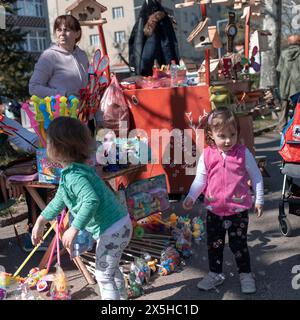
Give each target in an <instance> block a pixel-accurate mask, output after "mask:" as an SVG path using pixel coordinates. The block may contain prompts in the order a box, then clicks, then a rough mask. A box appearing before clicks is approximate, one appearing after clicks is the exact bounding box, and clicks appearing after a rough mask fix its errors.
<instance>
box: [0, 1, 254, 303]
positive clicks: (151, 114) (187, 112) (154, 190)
mask: <svg viewBox="0 0 300 320" xmlns="http://www.w3.org/2000/svg"><path fill="white" fill-rule="evenodd" d="M203 2H204V1H185V2H184V3H182V4H179V5H176V6H177V7H178V8H180V7H182V6H191V5H196V6H199V5H200V10H201V13H202V21H201V22H200V23H199V24H198V25H197V26H195V29H194V30H193V31H192V33H191V35H190V36H189V37H188V39H187V40H188V41H189V42H191V43H192V44H193V45H194V46H195V47H197V48H201V49H203V50H204V54H205V59H204V62H203V64H202V65H201V66H200V68H199V70H198V71H197V72H196V74H193V75H190V74H189V73H188V71H187V70H186V68H185V66H184V65H183V64H181V65H179V66H177V65H176V66H174V63H172V64H173V66H170V68H168V66H157V65H155V66H154V68H153V75H152V76H150V77H134V78H130V79H127V81H122V82H120V83H118V81H117V79H116V77H114V76H113V77H111V75H110V70H109V57H108V55H107V52H106V46H105V39H104V35H103V30H102V24H103V23H105V22H106V21H104V19H102V18H101V13H102V12H104V11H105V10H106V8H105V7H104V6H102V5H100V4H99V3H96V2H95V1H89V0H86V1H80V2H76V3H75V4H74V5H71V6H70V7H69V8H68V9H69V11H70V13H71V14H73V15H74V16H75V17H78V19H79V20H80V22H81V23H82V25H87V26H89V25H92V24H93V23H94V24H96V25H98V30H99V34H100V39H101V45H102V51H101V50H100V49H98V50H96V52H95V54H94V57H93V59H92V61H91V64H90V67H89V74H90V78H89V82H88V85H87V87H86V88H83V90H82V91H81V95H80V98H77V97H75V96H70V97H63V96H55V97H37V96H32V97H31V99H30V101H27V102H25V103H23V105H22V109H23V111H24V112H25V113H26V115H27V120H28V122H29V125H30V127H31V128H32V129H33V130H34V131H35V132H36V134H37V135H38V136H39V138H40V139H39V140H40V146H39V147H38V148H37V150H36V159H37V171H36V172H35V173H34V174H31V175H27V176H26V175H18V176H10V177H9V178H8V179H7V180H8V185H10V186H12V187H21V188H26V189H27V190H28V192H29V193H30V195H31V196H32V198H33V200H34V201H35V203H36V205H37V206H39V207H40V209H42V210H43V209H44V207H45V205H46V203H45V202H44V201H43V199H41V197H40V196H39V195H38V193H37V192H36V188H47V189H51V190H54V192H55V189H56V187H57V184H58V182H59V179H60V172H61V169H62V168H61V167H60V166H59V165H58V164H56V163H53V162H52V161H50V160H49V159H48V158H47V155H46V152H45V144H46V133H45V132H46V130H47V128H48V126H49V124H50V122H51V121H52V120H53V119H55V118H56V117H59V116H69V117H74V118H78V119H79V120H81V121H82V122H84V123H86V124H87V123H88V122H89V120H90V119H94V118H97V112H98V111H99V110H101V111H102V113H103V119H102V121H103V122H104V124H105V127H106V128H107V129H111V130H112V131H110V132H107V131H105V130H99V131H98V132H97V134H96V133H95V138H96V140H98V149H97V152H96V157H95V158H93V159H91V161H90V165H91V166H95V168H96V173H97V174H98V175H99V176H100V177H101V178H102V179H103V180H104V181H105V182H106V183H107V185H108V186H109V187H110V188H112V189H113V190H114V191H115V192H116V194H117V196H118V198H119V201H120V202H121V203H123V204H124V206H126V207H127V209H128V211H129V213H130V216H131V218H132V223H133V226H134V234H133V237H132V239H131V241H130V243H129V245H128V247H127V248H126V249H125V251H124V254H123V256H122V258H121V269H122V272H123V274H124V278H125V280H126V293H127V295H128V297H129V298H135V297H138V296H140V295H142V294H143V287H144V285H148V284H149V283H151V281H152V279H154V278H155V277H153V276H155V275H160V276H166V275H169V274H170V273H172V272H175V271H178V270H180V269H181V268H182V267H183V266H184V264H185V263H184V260H185V259H188V258H189V257H191V255H192V245H193V244H194V243H196V244H197V243H199V241H201V240H202V239H203V237H204V235H205V228H204V224H203V221H202V219H201V218H200V216H197V217H195V218H194V219H190V217H189V216H177V215H176V214H175V213H174V212H172V210H171V208H170V202H169V194H170V193H177V194H178V193H179V194H184V193H187V191H188V189H189V187H190V185H191V183H192V180H193V175H194V173H195V163H196V159H197V157H198V155H199V152H201V150H202V148H203V147H204V145H203V131H202V130H201V125H202V119H203V117H204V116H205V115H206V114H207V113H209V112H210V111H211V109H212V108H217V107H218V106H220V105H222V104H225V105H230V106H231V107H232V108H235V111H237V112H238V116H239V121H240V125H241V140H242V142H244V143H245V144H246V145H247V146H248V147H249V149H250V150H251V151H253V152H254V149H253V133H252V132H253V131H252V116H251V114H249V109H247V108H248V106H247V105H248V104H251V103H252V104H256V103H257V99H258V96H259V94H258V93H257V92H253V91H251V88H250V80H249V78H248V73H249V70H250V69H251V68H252V69H253V70H255V68H258V66H257V65H256V64H255V63H257V64H259V63H258V62H256V60H255V59H253V57H252V56H251V57H250V58H249V56H248V53H247V49H246V51H245V57H240V60H238V57H237V56H236V55H235V54H234V53H233V40H234V36H235V33H236V30H235V29H236V28H237V27H236V24H235V20H234V17H235V16H234V14H233V13H230V14H229V23H228V25H227V27H226V29H227V36H228V45H227V54H226V55H225V56H224V57H222V58H220V59H218V60H217V61H215V60H214V59H212V51H213V50H218V49H220V48H221V41H220V38H219V35H218V32H217V29H216V27H214V26H209V25H208V22H209V19H208V17H207V14H206V4H203ZM207 2H208V3H211V4H212V5H215V4H218V5H222V4H226V3H227V2H228V1H226V0H212V1H207ZM248 2H249V1H247V2H246V1H235V3H240V5H241V6H246V8H247V4H248V5H250V9H247V10H248V11H247V10H246V11H245V12H246V21H247V22H246V26H247V23H249V20H250V18H249V17H250V15H251V10H252V5H253V2H255V3H256V2H258V1H254V0H251V1H250V2H249V3H250V4H249V3H248ZM87 8H89V10H88V11H87ZM91 8H93V10H91ZM91 15H92V16H91ZM247 19H248V20H247ZM247 30H248V29H247ZM249 30H250V29H249ZM249 30H248V31H249ZM246 39H248V38H247V37H246ZM258 41H259V40H258ZM245 47H246V46H245ZM257 50H258V49H257V48H256V49H255V47H254V48H253V49H252V55H253V56H255V54H254V53H255V52H256V53H257ZM238 66H239V68H240V69H239V68H238ZM175 69H176V70H175ZM238 73H240V76H238ZM121 120H122V121H124V122H125V123H127V125H128V127H127V128H125V129H124V132H123V131H122V130H123V129H122V127H121V128H120V127H119V123H120V121H121ZM3 128H4V126H3ZM4 129H6V130H10V129H11V128H8V127H6V128H4ZM133 129H137V130H136V131H131V130H133ZM164 129H165V131H166V132H167V133H168V132H171V131H172V130H175V129H177V130H175V131H176V132H175V131H174V132H175V133H174V139H170V136H168V135H167V136H166V138H167V139H165V140H164V139H162V140H164V141H163V142H162V148H161V149H160V148H159V147H153V144H152V143H150V142H153V140H155V134H156V138H157V132H155V133H154V136H152V135H151V134H153V130H164ZM198 129H200V131H199V130H198ZM128 130H129V131H128ZM128 132H130V136H129V137H127V133H128ZM182 132H184V135H182ZM199 132H200V139H198V138H199V137H198V134H199ZM12 134H14V132H13V131H12ZM176 134H177V136H176ZM185 134H186V135H185ZM201 134H202V136H201ZM156 142H158V145H159V140H158V141H156ZM188 143H189V145H188ZM156 146H157V145H156ZM179 146H180V147H181V148H182V149H180V150H181V151H180V152H179V158H180V159H183V160H182V161H178V162H177V160H178V159H175V158H174V155H173V153H175V152H172V150H175V148H177V147H179ZM188 147H189V148H188ZM185 148H187V149H189V150H188V151H189V153H188V155H189V157H188V158H184V157H183V158H181V157H180V155H184V154H185V156H186V154H187V152H185V151H186V150H185ZM142 151H144V152H142ZM177 155H178V154H177ZM129 158H130V162H131V163H130V164H128V161H127V160H128V159H129ZM166 158H167V160H168V163H162V159H166ZM110 160H111V161H110ZM164 212H168V213H169V217H168V218H165V217H164V215H163V213H164ZM69 219H72V216H71V215H69V214H68V212H67V210H64V211H63V212H62V213H61V214H60V216H59V217H58V219H57V220H56V221H53V222H52V223H51V226H50V227H49V229H48V230H47V232H46V233H45V235H44V237H43V240H44V239H46V237H47V236H48V235H49V234H50V233H51V231H52V230H54V231H55V237H54V238H53V240H52V242H51V244H50V246H49V248H48V250H47V252H46V253H45V255H44V256H43V258H42V260H41V263H40V265H39V266H38V267H35V268H33V269H31V270H30V271H29V273H28V274H27V275H26V276H20V274H21V272H22V270H23V272H24V268H25V266H26V265H27V263H28V262H29V260H30V258H31V257H32V255H33V254H34V253H35V252H36V251H37V249H38V247H39V246H40V244H38V245H37V246H36V247H35V248H34V249H33V250H32V252H30V254H29V255H28V256H27V258H26V259H25V260H24V262H23V263H22V265H21V266H20V267H19V268H18V270H17V271H16V272H15V273H14V274H11V273H7V272H5V270H0V299H5V298H6V295H7V293H8V292H10V293H11V291H13V294H14V295H15V298H16V299H24V300H25V299H49V298H50V299H54V300H66V299H71V291H70V287H69V285H68V279H67V277H66V275H65V274H64V272H63V269H62V266H61V259H60V256H61V254H62V252H61V250H59V241H60V239H61V236H62V234H63V232H64V230H65V229H66V228H67V226H68V223H69ZM93 249H94V242H93V241H92V239H91V236H90V235H89V234H88V233H87V232H80V233H79V235H78V237H77V238H76V240H75V243H74V245H73V248H72V250H70V251H69V252H68V254H69V255H70V257H71V259H72V260H73V262H74V263H75V265H76V267H77V268H78V269H79V271H80V272H81V273H82V275H83V276H84V277H85V279H86V280H87V282H88V283H89V284H94V283H95V280H94V278H93V274H94V273H95V254H94V251H93ZM56 261H57V263H56V273H54V274H51V272H50V271H51V267H52V266H53V265H54V262H56ZM12 288H13V289H12ZM49 289H50V291H49ZM34 292H35V293H34ZM43 292H48V294H46V296H45V295H43V294H42V293H43Z"/></svg>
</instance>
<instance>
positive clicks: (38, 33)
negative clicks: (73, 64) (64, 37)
mask: <svg viewBox="0 0 300 320" xmlns="http://www.w3.org/2000/svg"><path fill="white" fill-rule="evenodd" d="M14 8H15V9H17V15H11V14H7V16H6V24H7V25H8V26H9V25H13V26H15V27H19V28H21V30H22V31H24V32H27V35H26V39H25V41H24V43H23V44H22V46H23V48H24V50H25V51H28V52H30V53H31V54H32V55H33V56H34V57H36V58H37V57H38V56H39V55H40V54H41V52H43V51H44V50H45V49H46V48H47V47H48V46H49V43H50V34H49V21H48V9H47V1H46V0H18V1H16V3H15V4H14Z"/></svg>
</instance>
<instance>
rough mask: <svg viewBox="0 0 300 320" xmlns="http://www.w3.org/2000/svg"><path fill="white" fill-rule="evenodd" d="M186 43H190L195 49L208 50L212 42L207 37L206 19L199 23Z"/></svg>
mask: <svg viewBox="0 0 300 320" xmlns="http://www.w3.org/2000/svg"><path fill="white" fill-rule="evenodd" d="M187 41H188V42H190V43H192V44H193V45H194V47H195V48H203V49H204V48H208V47H211V46H212V42H211V41H210V39H209V35H208V18H205V20H203V21H200V22H199V24H198V25H197V26H196V28H195V29H194V30H193V31H192V32H191V34H190V35H189V36H188V38H187Z"/></svg>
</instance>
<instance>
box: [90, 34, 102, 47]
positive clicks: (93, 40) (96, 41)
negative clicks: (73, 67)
mask: <svg viewBox="0 0 300 320" xmlns="http://www.w3.org/2000/svg"><path fill="white" fill-rule="evenodd" d="M90 45H91V46H95V47H99V46H100V38H99V34H92V35H90Z"/></svg>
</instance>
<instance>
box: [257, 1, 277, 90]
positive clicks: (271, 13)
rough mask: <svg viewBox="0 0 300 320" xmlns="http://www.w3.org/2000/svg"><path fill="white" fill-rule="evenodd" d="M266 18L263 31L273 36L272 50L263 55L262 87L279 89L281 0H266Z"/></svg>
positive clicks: (271, 38) (270, 39) (270, 44)
mask: <svg viewBox="0 0 300 320" xmlns="http://www.w3.org/2000/svg"><path fill="white" fill-rule="evenodd" d="M265 4H266V7H265V18H264V23H263V29H264V30H269V31H270V32H271V33H272V35H271V36H270V37H269V47H270V48H271V50H269V51H267V52H263V53H262V54H261V75H260V87H261V88H267V87H277V86H278V74H277V72H276V66H277V63H278V60H279V56H280V50H281V36H280V35H281V8H282V1H281V0H265Z"/></svg>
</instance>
